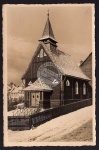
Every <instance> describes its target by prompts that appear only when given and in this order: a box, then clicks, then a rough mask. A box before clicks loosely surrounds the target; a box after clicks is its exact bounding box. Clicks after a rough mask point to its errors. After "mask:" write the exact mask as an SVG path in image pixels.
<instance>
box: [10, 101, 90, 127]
mask: <svg viewBox="0 0 99 150" xmlns="http://www.w3.org/2000/svg"><path fill="white" fill-rule="evenodd" d="M90 105H92V99H87V100H81V101H77V102H74V103H71V104H67V105H63V106H60V107H56V108H52V109H48V110H45V111H43V112H39V113H36V114H33V115H30V116H27V117H22V116H14V117H10V116H9V117H8V128H9V129H12V130H26V129H30V128H31V127H32V126H38V125H40V124H42V123H44V122H46V121H48V120H51V119H53V118H56V117H58V116H61V115H64V114H68V113H70V112H73V111H76V110H78V109H80V108H83V107H86V106H90Z"/></svg>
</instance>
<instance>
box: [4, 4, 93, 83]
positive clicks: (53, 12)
mask: <svg viewBox="0 0 99 150" xmlns="http://www.w3.org/2000/svg"><path fill="white" fill-rule="evenodd" d="M48 9H49V18H50V22H51V25H52V29H53V32H54V36H55V39H56V40H57V42H58V44H57V45H58V49H60V50H62V51H64V52H66V53H68V54H70V55H71V56H72V58H73V59H74V60H75V61H76V62H77V63H79V62H80V61H81V60H84V59H85V58H86V57H87V56H88V55H89V54H90V52H91V51H92V50H93V48H92V38H93V36H92V33H93V28H92V22H93V20H92V17H93V11H92V5H86V4H83V5H80V4H79V5H74V4H72V5H67V4H63V5H60V4H57V5H8V6H7V7H6V21H7V26H6V27H7V33H6V35H7V83H10V82H14V83H15V84H17V85H20V84H21V77H22V75H23V74H24V72H25V70H26V69H27V67H28V65H29V63H30V61H31V58H32V56H33V54H34V52H35V50H36V48H37V46H38V44H39V41H38V40H39V39H40V38H41V36H42V33H43V30H44V26H45V23H46V20H47V10H48Z"/></svg>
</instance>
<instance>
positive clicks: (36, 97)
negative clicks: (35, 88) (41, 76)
mask: <svg viewBox="0 0 99 150" xmlns="http://www.w3.org/2000/svg"><path fill="white" fill-rule="evenodd" d="M39 101H40V92H36V93H35V104H36V106H39Z"/></svg>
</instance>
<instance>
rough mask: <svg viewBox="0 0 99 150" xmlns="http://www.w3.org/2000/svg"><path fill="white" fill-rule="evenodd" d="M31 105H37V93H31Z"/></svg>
mask: <svg viewBox="0 0 99 150" xmlns="http://www.w3.org/2000/svg"><path fill="white" fill-rule="evenodd" d="M31 106H35V93H31Z"/></svg>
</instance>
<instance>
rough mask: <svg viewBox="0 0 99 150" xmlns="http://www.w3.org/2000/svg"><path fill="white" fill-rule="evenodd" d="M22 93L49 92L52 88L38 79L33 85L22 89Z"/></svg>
mask: <svg viewBox="0 0 99 150" xmlns="http://www.w3.org/2000/svg"><path fill="white" fill-rule="evenodd" d="M23 90H24V91H51V90H52V88H51V87H49V86H48V85H46V84H45V83H44V82H43V81H42V80H41V79H40V78H38V79H37V80H36V81H35V82H34V83H33V84H31V85H30V86H27V87H26V88H24V89H23Z"/></svg>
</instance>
